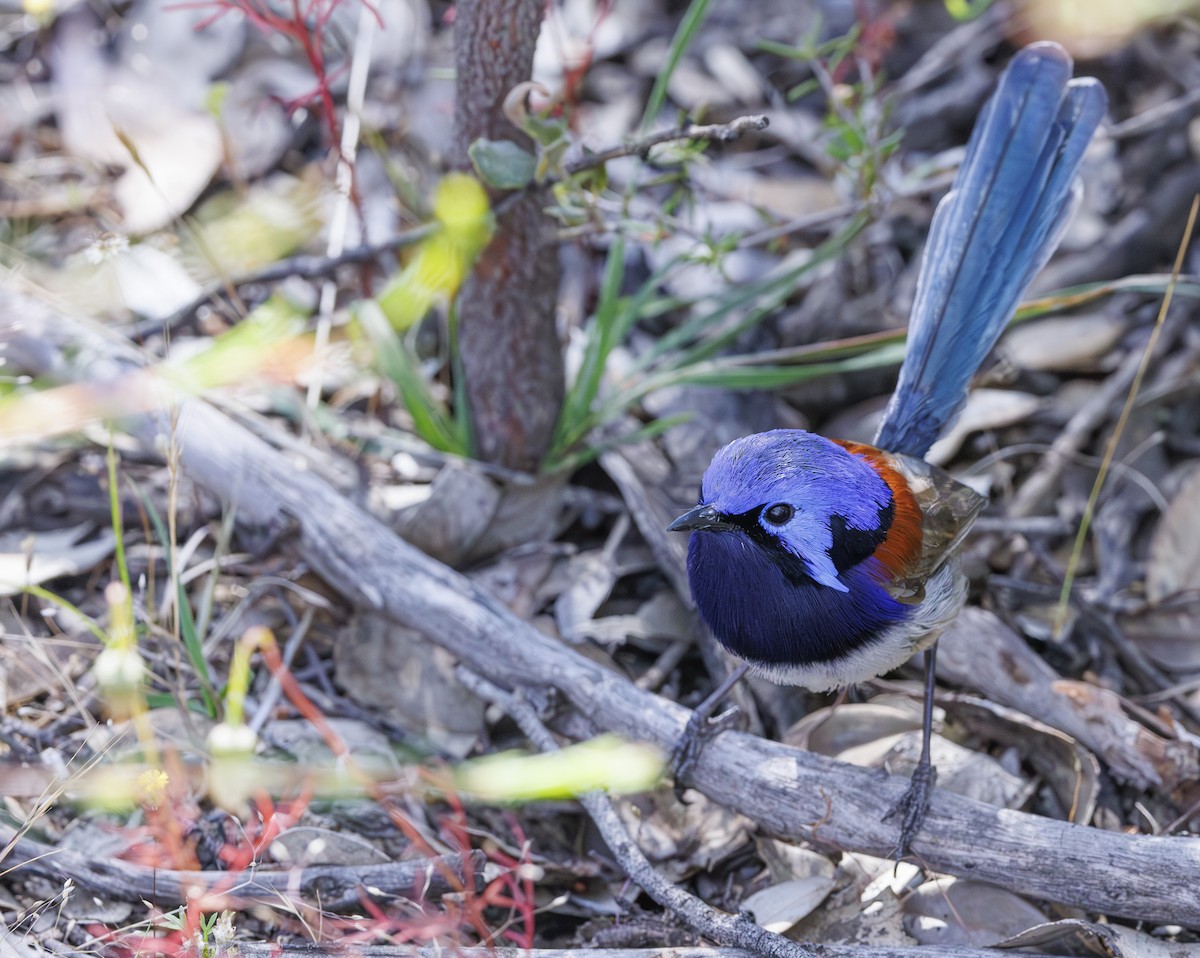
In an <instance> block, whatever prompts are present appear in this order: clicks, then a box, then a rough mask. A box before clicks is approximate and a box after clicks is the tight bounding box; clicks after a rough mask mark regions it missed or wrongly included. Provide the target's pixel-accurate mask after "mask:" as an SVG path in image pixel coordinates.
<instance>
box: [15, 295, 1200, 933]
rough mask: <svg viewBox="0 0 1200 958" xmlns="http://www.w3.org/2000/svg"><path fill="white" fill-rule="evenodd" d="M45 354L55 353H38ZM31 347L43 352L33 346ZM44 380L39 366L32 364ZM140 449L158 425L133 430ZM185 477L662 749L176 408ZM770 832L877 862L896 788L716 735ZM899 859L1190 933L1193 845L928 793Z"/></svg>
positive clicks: (615, 707) (157, 437)
mask: <svg viewBox="0 0 1200 958" xmlns="http://www.w3.org/2000/svg"><path fill="white" fill-rule="evenodd" d="M3 315H6V316H9V317H11V320H10V322H11V323H12V324H14V325H13V326H12V327H10V328H9V329H7V330H6V329H3V328H0V339H2V338H3V337H5V336H7V337H10V338H12V337H18V338H19V337H20V336H26V337H30V338H31V339H32V341H34V342H36V343H38V344H41V345H42V346H43V347H51V346H52V345H58V346H60V347H63V348H66V347H68V346H69V347H70V348H72V349H73V350H76V351H81V350H83V349H84V348H85V344H86V349H87V350H88V351H92V352H100V353H102V354H103V355H104V357H105V359H104V360H103V361H102V362H101V363H99V366H100V368H101V369H106V373H107V375H109V376H111V375H112V369H111V366H112V363H113V362H118V363H119V362H121V361H122V360H123V361H125V362H129V361H130V360H131V358H132V359H134V361H136V354H135V353H133V352H132V351H131V350H129V349H128V347H127V346H125V345H122V344H120V343H117V342H114V340H113V338H112V337H111V336H109V335H105V334H104V333H103V331H98V330H97V329H96V328H95V327H93V326H90V325H89V324H87V323H86V322H82V321H78V320H73V319H72V318H70V317H68V316H63V315H61V314H58V313H57V312H56V311H54V310H51V309H49V308H48V307H47V306H46V305H45V304H44V303H42V302H40V301H37V300H33V299H31V298H28V297H21V296H19V295H16V294H14V293H12V292H11V290H8V291H6V290H3V288H0V316H3ZM51 351H52V350H51ZM45 352H46V349H42V353H41V354H44V353H45ZM45 371H46V372H48V371H49V370H45ZM130 427H131V428H132V429H133V431H134V432H135V433H136V434H138V435H140V436H141V438H142V439H143V440H144V441H145V442H146V443H147V444H149V445H150V446H151V447H152V448H164V447H165V445H160V443H163V441H164V440H165V437H166V436H167V434H168V432H169V431H170V430H171V428H172V426H171V422H170V419H169V417H165V416H164V417H154V418H151V417H146V418H143V419H141V420H138V421H135V422H133V423H131V424H130ZM174 429H175V440H176V442H177V444H178V447H179V448H180V449H181V450H182V464H183V468H184V470H185V471H186V472H187V473H188V474H189V476H190V477H191V479H192V480H193V481H195V482H197V483H198V484H200V485H201V486H203V487H205V488H207V489H208V490H209V491H211V492H212V493H214V494H216V495H218V496H220V497H221V498H223V499H224V500H226V501H227V502H228V503H230V505H231V507H233V508H235V509H236V510H237V514H238V519H239V521H241V522H243V523H251V524H258V525H261V526H267V527H280V526H283V527H285V528H287V527H288V526H289V525H290V526H291V527H292V528H294V530H295V538H294V542H295V546H296V548H298V549H299V551H300V552H301V553H302V554H303V556H304V557H305V559H306V561H307V562H308V563H309V564H310V565H311V567H312V568H313V569H314V571H316V572H317V573H319V574H320V575H321V576H322V577H323V578H324V579H325V580H326V581H327V582H328V583H329V584H330V585H331V586H332V587H334V588H335V589H337V590H338V591H339V592H341V593H342V595H344V596H345V597H346V598H347V600H349V601H350V602H352V603H355V604H357V605H359V606H363V607H366V608H371V609H375V610H378V611H380V612H381V613H382V614H384V615H386V616H388V617H389V618H392V619H394V620H395V621H396V622H398V623H400V624H402V625H406V626H409V627H412V628H415V629H418V630H420V631H422V632H423V633H425V634H426V635H428V636H429V637H430V638H431V639H432V640H433V641H435V642H437V643H438V644H439V645H441V646H443V647H444V648H446V649H448V650H449V651H450V652H451V653H453V654H454V655H456V656H457V657H458V658H459V659H460V660H461V661H462V662H463V663H464V664H466V665H467V666H468V667H471V668H473V669H475V670H476V671H481V672H483V673H484V674H486V675H488V676H489V678H490V679H491V680H492V681H493V682H494V683H497V684H501V685H505V686H507V687H509V688H512V689H516V688H521V687H533V688H555V689H558V690H559V691H560V692H561V693H562V695H563V697H564V698H565V699H566V700H567V701H568V702H570V703H571V704H572V705H573V706H574V707H575V708H576V709H577V710H578V711H579V713H580V714H582V715H583V716H585V717H586V718H587V719H588V720H589V721H590V722H591V723H592V724H593V726H594V727H595V728H596V729H597V730H607V731H615V732H618V733H621V734H623V735H625V736H626V737H628V738H631V739H635V740H640V741H646V742H651V743H654V744H656V745H658V746H659V747H660V748H663V749H664V750H665V749H669V748H670V746H671V745H673V744H674V742H675V741H676V739H677V738H678V736H679V734H680V733H681V732H682V731H683V727H684V724H685V722H686V720H687V716H688V715H689V714H690V713H689V712H688V710H687V709H685V708H683V707H681V706H679V705H677V704H675V703H674V702H670V701H667V700H665V699H663V698H660V697H659V696H657V695H654V694H652V693H649V692H645V691H643V690H640V689H638V688H637V687H636V686H634V685H633V684H632V683H631V682H629V681H628V680H627V679H625V678H624V677H622V676H620V675H617V674H614V673H613V672H611V671H609V670H607V669H605V668H603V667H602V666H600V665H599V664H597V663H595V662H592V661H590V660H588V659H586V658H585V657H583V656H581V655H579V654H578V653H576V652H574V651H573V650H571V649H570V648H567V647H565V646H564V645H562V644H561V643H559V642H556V641H554V640H553V639H551V638H549V637H548V636H546V635H543V634H542V633H540V632H538V631H537V630H536V629H534V628H533V627H532V626H530V625H529V624H528V623H526V622H524V621H523V620H521V619H520V618H518V617H517V616H515V615H514V614H513V613H512V612H510V611H509V610H508V609H507V608H506V607H505V606H504V605H503V604H502V603H501V602H499V601H498V600H497V599H496V598H495V597H494V596H492V595H491V594H489V593H487V592H485V591H483V590H482V589H480V588H479V587H478V586H476V585H474V584H473V583H471V582H470V581H469V580H467V579H466V578H465V577H464V576H461V575H459V574H458V573H456V572H454V571H453V570H451V569H449V568H447V567H446V566H444V565H442V564H441V563H439V562H437V561H435V560H433V559H431V558H429V557H428V556H426V555H424V554H423V553H421V552H419V551H418V550H416V549H414V548H413V547H412V546H410V545H408V544H407V543H405V542H403V541H402V540H400V539H399V538H398V537H397V536H396V535H395V534H394V533H393V532H392V531H391V530H390V529H388V528H387V527H386V526H385V525H384V524H383V523H381V522H380V521H379V520H377V519H375V518H374V517H372V516H370V515H368V514H367V513H365V512H364V511H363V510H361V509H359V508H358V507H356V506H354V505H353V504H352V503H350V502H348V501H347V500H346V499H345V498H344V497H343V496H341V495H340V494H339V493H338V492H337V491H336V490H335V489H333V488H332V487H331V486H330V485H329V484H328V483H326V482H324V481H323V480H321V479H320V478H319V477H317V476H314V475H312V474H311V473H310V472H306V471H303V470H300V469H297V468H295V467H294V465H293V460H292V459H290V458H289V457H288V456H286V455H284V454H283V453H280V452H278V451H276V450H275V449H273V448H271V447H270V446H268V445H267V444H266V443H264V442H263V441H261V440H259V439H258V438H256V437H255V436H253V435H252V434H251V433H250V432H249V431H248V430H246V429H244V428H242V427H241V426H239V425H237V424H236V423H234V422H233V421H232V420H231V419H230V418H229V417H228V416H225V415H223V414H221V413H220V412H218V411H217V410H215V409H213V408H212V407H210V406H208V405H206V404H204V403H201V402H190V403H187V404H186V405H185V406H184V408H183V409H182V410H181V412H180V415H179V417H178V420H177V422H176V423H175V426H174ZM688 784H689V785H691V786H693V787H695V788H697V789H699V790H700V791H702V792H704V793H705V794H707V795H708V796H709V797H710V798H712V799H713V800H715V801H717V802H719V803H721V804H722V805H724V806H725V807H727V808H729V809H731V810H733V811H736V812H739V813H741V814H743V815H745V816H747V817H749V818H751V819H753V820H754V821H756V822H758V824H759V826H760V827H761V828H762V829H763V830H764V831H765V832H767V833H769V834H772V835H775V836H778V837H780V838H783V839H785V840H787V839H803V840H806V841H810V842H812V843H814V844H816V845H818V846H823V847H829V848H837V849H844V850H856V851H863V852H866V853H869V854H873V855H877V856H884V855H886V854H887V853H888V852H889V851H890V850H891V848H892V847H893V846H894V844H895V838H896V836H895V829H894V828H893V827H891V826H885V825H884V824H883V823H882V821H881V819H882V816H883V814H884V812H885V811H887V809H888V808H889V807H890V806H891V805H892V803H893V802H894V801H895V800H896V799H897V798H899V796H900V794H901V793H902V792H903V791H904V789H905V788H906V786H907V782H906V781H905V780H903V779H899V778H891V777H889V776H888V775H886V774H885V773H883V772H882V771H869V770H865V769H861V768H856V767H853V766H850V765H847V764H845V763H843V762H838V761H835V760H833V759H829V758H825V757H823V756H820V755H814V754H811V753H807V752H802V751H799V750H797V749H793V748H789V747H787V746H784V745H781V744H778V743H775V742H768V741H765V740H763V739H759V738H756V737H754V736H750V735H745V734H741V733H737V732H725V733H723V734H721V735H719V736H717V737H716V738H715V739H714V740H713V741H712V742H710V743H709V744H708V746H707V747H706V748H705V749H704V751H703V752H702V754H701V756H700V759H699V761H698V762H697V764H696V767H695V772H694V774H693V776H692V778H691V780H690V781H689V783H688ZM914 851H915V852H916V853H917V854H918V855H919V856H920V857H921V859H922V860H923V861H924V862H925V863H926V864H927V865H929V866H930V867H932V868H935V869H937V870H939V871H944V872H949V873H951V874H956V875H964V876H970V877H972V878H975V879H978V880H981V881H989V882H992V883H993V884H996V885H999V886H1000V887H1003V888H1007V889H1009V890H1011V891H1014V892H1016V893H1018V894H1022V895H1028V896H1033V897H1037V898H1043V899H1047V900H1050V901H1054V902H1060V903H1063V904H1067V905H1072V906H1075V907H1079V908H1083V909H1086V910H1088V911H1093V912H1100V913H1104V914H1108V915H1119V916H1127V917H1131V918H1135V919H1138V920H1145V921H1155V922H1163V923H1177V924H1182V925H1188V926H1192V927H1195V926H1198V925H1200V839H1195V838H1185V837H1160V836H1148V835H1127V834H1121V833H1117V832H1110V831H1104V830H1100V829H1095V828H1087V827H1083V826H1078V825H1072V824H1069V823H1066V822H1061V821H1056V820H1053V819H1048V818H1042V817H1039V816H1035V815H1030V814H1025V813H1022V812H1016V811H1009V810H1005V809H997V808H994V807H992V806H989V805H985V804H983V803H981V802H976V801H972V800H969V799H966V798H962V797H959V796H956V795H952V794H949V793H947V792H945V791H943V790H938V791H937V792H936V793H935V795H934V798H933V802H932V806H931V809H930V815H929V818H928V819H927V821H926V826H925V830H924V831H923V833H922V835H921V836H920V838H918V840H917V841H916V843H915V845H914Z"/></svg>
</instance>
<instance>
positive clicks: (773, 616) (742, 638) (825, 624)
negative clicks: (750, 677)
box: [688, 531, 912, 665]
mask: <svg viewBox="0 0 1200 958" xmlns="http://www.w3.org/2000/svg"><path fill="white" fill-rule="evenodd" d="M882 574H883V573H882V569H881V567H880V564H879V562H878V560H876V559H873V558H868V559H865V560H864V561H862V562H860V563H858V564H857V565H855V566H854V567H853V568H850V569H847V570H846V571H845V572H843V573H842V574H841V580H842V582H843V583H844V584H845V585H846V586H847V589H848V591H846V592H841V591H838V590H836V589H831V588H828V587H826V586H822V585H819V584H817V583H816V582H814V581H813V580H812V579H811V578H809V577H808V576H807V575H805V573H804V570H803V568H802V566H801V565H800V564H799V563H798V562H790V561H789V560H788V557H787V556H786V555H783V554H780V553H773V552H772V551H771V550H767V549H763V548H762V547H761V546H760V545H758V544H757V543H755V542H753V541H751V539H750V538H749V536H747V535H746V534H745V533H744V532H741V531H699V532H693V533H692V537H691V541H690V542H689V544H688V579H689V581H690V582H691V587H692V596H693V597H694V599H695V601H696V605H697V606H698V607H699V609H700V614H701V615H702V616H703V617H704V621H705V622H707V623H708V626H709V628H710V629H711V630H712V633H713V635H714V636H716V638H717V639H718V640H719V641H720V642H721V644H722V645H724V646H725V647H726V648H727V649H729V651H730V652H732V653H734V654H735V655H737V656H740V657H741V658H743V659H746V660H747V661H749V662H752V663H760V664H763V665H771V664H787V665H802V664H807V663H815V662H828V661H831V660H834V659H837V658H840V657H842V656H845V655H847V654H849V653H851V652H853V651H855V650H857V649H861V648H863V647H865V646H868V645H870V643H871V642H872V641H873V640H874V639H875V638H877V637H878V636H879V634H880V633H881V632H883V631H885V630H886V629H888V628H889V627H890V626H893V625H895V624H897V623H899V622H901V621H903V620H904V619H905V618H906V617H907V616H908V615H910V614H911V611H912V607H911V606H908V605H905V604H904V603H901V602H898V601H897V600H896V599H894V598H892V596H891V595H889V594H888V592H887V590H886V589H884V587H883V585H882V582H881V578H882Z"/></svg>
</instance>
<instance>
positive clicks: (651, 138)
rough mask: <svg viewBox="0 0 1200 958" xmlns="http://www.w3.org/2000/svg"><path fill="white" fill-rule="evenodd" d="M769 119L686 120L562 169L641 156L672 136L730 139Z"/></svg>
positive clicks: (757, 116)
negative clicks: (687, 121)
mask: <svg viewBox="0 0 1200 958" xmlns="http://www.w3.org/2000/svg"><path fill="white" fill-rule="evenodd" d="M770 122H771V121H770V120H769V119H767V117H765V116H763V115H762V114H761V113H760V114H753V115H751V116H739V117H738V118H737V119H736V120H730V121H729V122H728V123H710V124H707V125H704V126H700V125H697V124H695V123H689V124H688V125H687V126H679V127H675V128H674V129H670V130H659V131H658V132H657V133H651V134H649V135H648V136H643V137H639V138H638V139H636V140H630V141H629V142H628V143H626V144H624V145H622V146H614V147H610V148H609V149H607V150H602V151H601V152H599V153H593V154H591V155H590V156H584V157H580V158H579V159H578V160H572V161H571V162H570V163H565V164H563V172H564V173H566V174H567V175H568V176H572V175H574V174H576V173H582V172H584V171H585V170H594V169H596V168H597V167H600V166H603V165H604V164H605V163H607V162H608V161H609V160H619V159H621V158H622V157H625V156H640V157H643V158H645V156H646V154H648V153H649V152H650V150H651V149H653V148H654V147H656V146H660V145H662V144H663V143H672V142H675V141H676V140H708V141H710V142H716V143H732V142H733V141H734V140H737V139H740V138H741V137H743V136H745V135H746V134H747V133H758V132H760V131H762V130H765V129H766V128H767V126H768V125H769V124H770Z"/></svg>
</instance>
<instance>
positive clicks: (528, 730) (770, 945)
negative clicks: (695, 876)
mask: <svg viewBox="0 0 1200 958" xmlns="http://www.w3.org/2000/svg"><path fill="white" fill-rule="evenodd" d="M455 674H456V675H457V676H458V678H459V681H461V682H462V684H463V685H465V686H466V687H467V688H469V689H470V690H471V691H472V692H474V693H475V694H476V695H478V696H479V697H480V698H482V699H485V700H486V701H489V702H491V703H493V704H494V705H498V706H500V708H502V709H503V710H504V711H505V712H506V713H508V715H509V716H510V717H511V718H512V719H513V721H515V722H516V723H517V725H519V726H520V728H521V731H522V732H524V733H525V735H526V737H527V738H528V739H529V740H530V741H531V742H533V744H534V745H536V746H537V747H538V748H539V749H541V750H542V751H543V752H556V751H558V743H557V742H556V741H555V740H554V736H553V735H551V734H550V730H549V729H547V728H546V726H545V725H543V724H542V721H541V719H539V718H538V716H537V713H536V712H535V711H534V710H533V709H532V708H531V707H530V706H529V704H528V703H527V702H526V701H525V699H524V698H523V697H522V696H521V695H520V693H517V694H513V693H511V692H506V691H504V690H503V689H502V688H500V687H499V686H497V685H493V684H492V683H491V682H489V681H488V680H487V679H485V678H483V677H482V676H481V675H479V674H477V673H475V672H472V671H471V670H470V669H468V668H464V667H462V666H460V667H459V668H458V669H456V670H455ZM579 802H580V804H582V805H583V807H584V808H585V809H586V810H587V813H588V815H590V816H591V818H592V821H593V822H595V823H596V828H597V829H599V831H600V834H601V836H603V838H604V841H605V844H607V845H608V847H609V848H610V849H611V850H612V853H613V855H615V856H616V859H617V862H618V864H620V866H621V868H622V869H623V870H624V872H625V874H626V875H628V876H629V878H630V879H631V880H633V881H634V882H636V883H637V884H638V885H639V886H640V887H641V889H642V890H643V891H644V892H645V893H646V894H647V895H649V896H650V897H651V898H653V899H654V900H655V901H656V902H658V903H659V904H660V905H662V906H663V907H664V908H666V909H667V910H668V911H670V912H671V913H672V914H674V915H677V916H679V918H681V919H682V920H683V921H684V922H686V923H687V924H688V925H689V926H690V927H691V928H693V929H695V930H696V931H698V932H700V934H702V935H704V936H705V937H706V938H709V939H711V940H712V941H715V942H716V943H717V944H718V945H723V946H725V947H728V948H745V949H747V950H749V951H753V952H755V953H757V954H760V955H772V956H775V958H815V955H814V953H813V952H812V951H810V950H809V949H808V948H805V947H804V946H803V945H801V944H799V943H798V942H795V941H791V940H790V939H788V938H784V937H783V936H782V935H777V934H775V933H774V932H771V931H767V930H766V929H765V928H763V927H761V926H759V925H757V924H755V923H754V922H753V921H751V920H750V918H749V917H747V916H745V915H730V914H728V913H726V912H723V911H718V910H717V909H715V908H712V907H710V906H709V905H706V904H705V903H704V902H702V901H701V900H700V899H699V898H697V897H696V896H694V895H691V894H688V893H687V892H686V891H684V890H683V889H682V888H680V887H679V886H677V885H673V884H672V883H671V882H669V881H667V879H665V878H663V876H662V875H660V874H659V873H658V872H657V871H655V870H654V866H653V865H651V864H650V861H649V859H647V858H646V856H645V855H644V854H643V853H642V850H641V849H640V848H638V846H637V843H636V842H634V840H633V839H632V838H630V837H629V832H628V830H627V829H626V828H625V824H624V823H623V822H622V821H621V816H620V815H618V814H617V810H616V809H615V808H613V804H612V800H611V799H609V797H608V796H607V795H605V794H604V793H603V792H590V793H588V794H586V795H580V796H579Z"/></svg>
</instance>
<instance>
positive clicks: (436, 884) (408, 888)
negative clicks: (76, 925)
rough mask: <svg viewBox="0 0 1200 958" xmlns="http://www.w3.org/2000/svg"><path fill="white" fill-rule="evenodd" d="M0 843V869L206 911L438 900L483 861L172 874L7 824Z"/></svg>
mask: <svg viewBox="0 0 1200 958" xmlns="http://www.w3.org/2000/svg"><path fill="white" fill-rule="evenodd" d="M0 846H2V847H5V848H7V849H8V855H7V857H5V858H4V859H3V860H2V861H0V873H7V874H27V875H39V876H41V877H43V878H47V879H49V880H51V881H54V882H64V881H67V880H70V881H73V882H75V883H76V884H77V885H80V886H81V887H83V888H85V889H87V890H88V891H90V892H93V893H95V894H97V895H99V896H101V897H104V898H112V899H116V900H118V901H134V902H136V901H151V902H154V903H155V904H158V905H164V906H168V907H171V906H175V905H180V904H184V903H185V902H188V901H190V900H192V899H194V898H196V897H197V896H203V897H204V898H206V899H209V900H207V901H205V903H204V908H205V910H212V911H215V910H221V909H227V908H228V909H238V908H246V907H249V906H251V905H255V904H260V905H270V906H273V907H279V906H281V905H283V904H285V903H295V902H296V900H297V898H300V897H303V898H307V899H309V902H310V903H312V904H319V905H320V907H321V908H323V909H326V910H328V911H339V910H344V909H347V908H361V907H362V901H363V897H364V896H380V897H383V898H389V897H400V898H408V899H412V900H417V899H420V900H427V899H430V898H440V897H441V896H442V895H445V894H453V893H457V892H461V891H462V889H463V888H464V887H472V886H471V884H470V883H471V882H472V881H474V886H473V887H482V885H483V867H484V864H485V863H486V857H485V856H484V854H483V852H481V851H477V850H473V851H470V852H466V853H464V854H462V855H442V856H440V857H438V858H428V859H415V860H413V861H405V862H387V863H386V864H380V865H354V866H348V865H309V866H306V867H299V868H289V869H281V870H278V871H271V870H268V869H265V868H254V869H248V870H246V871H243V872H233V871H176V870H172V869H166V868H148V867H145V866H143V865H134V864H131V863H129V862H123V861H119V860H117V859H111V858H110V859H105V860H100V861H96V860H93V859H91V858H88V857H87V856H85V855H81V854H80V853H79V852H76V851H73V850H71V849H67V848H54V847H51V846H49V845H43V844H42V843H41V842H35V841H33V840H32V839H30V838H24V837H21V836H20V835H19V834H18V833H17V831H16V830H15V829H13V828H10V827H9V826H7V825H0ZM472 876H473V877H472Z"/></svg>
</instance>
